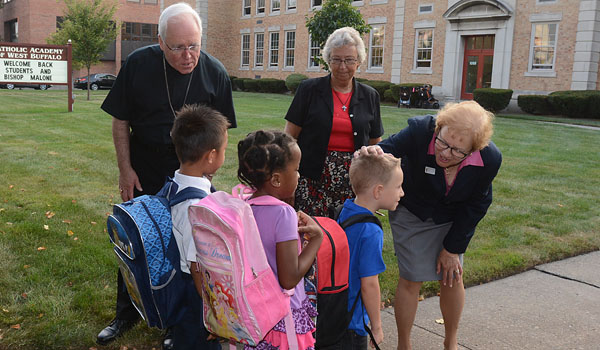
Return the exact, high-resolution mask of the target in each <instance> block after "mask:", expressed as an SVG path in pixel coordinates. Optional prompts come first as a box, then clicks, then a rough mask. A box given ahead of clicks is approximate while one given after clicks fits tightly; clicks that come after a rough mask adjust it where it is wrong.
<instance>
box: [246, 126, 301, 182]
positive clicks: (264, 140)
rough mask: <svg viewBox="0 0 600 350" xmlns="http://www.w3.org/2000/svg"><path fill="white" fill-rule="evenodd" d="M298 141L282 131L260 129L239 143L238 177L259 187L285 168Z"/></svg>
mask: <svg viewBox="0 0 600 350" xmlns="http://www.w3.org/2000/svg"><path fill="white" fill-rule="evenodd" d="M295 143H296V141H295V140H294V139H293V138H292V137H291V136H290V135H288V134H286V133H284V132H282V131H269V130H258V131H255V132H252V133H250V134H248V136H246V138H245V139H243V140H241V141H240V142H239V143H238V160H239V168H238V179H239V180H240V181H241V182H242V183H245V184H246V185H248V186H250V187H252V188H254V189H258V188H259V186H262V184H263V183H265V181H267V180H268V179H269V177H270V176H271V175H272V174H273V172H275V171H277V170H280V169H283V168H285V166H286V164H287V163H288V161H289V160H290V158H291V155H292V152H291V146H292V145H293V144H295Z"/></svg>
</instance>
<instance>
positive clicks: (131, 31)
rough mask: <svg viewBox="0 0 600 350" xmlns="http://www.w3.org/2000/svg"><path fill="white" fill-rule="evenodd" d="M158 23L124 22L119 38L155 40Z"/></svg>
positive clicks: (126, 39)
mask: <svg viewBox="0 0 600 350" xmlns="http://www.w3.org/2000/svg"><path fill="white" fill-rule="evenodd" d="M157 37H158V24H152V23H135V22H124V23H123V26H122V27H121V40H123V41H148V42H157V41H158V39H157Z"/></svg>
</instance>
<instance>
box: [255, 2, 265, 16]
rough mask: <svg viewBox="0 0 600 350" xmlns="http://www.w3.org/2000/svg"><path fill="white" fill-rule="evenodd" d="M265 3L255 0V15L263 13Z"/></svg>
mask: <svg viewBox="0 0 600 350" xmlns="http://www.w3.org/2000/svg"><path fill="white" fill-rule="evenodd" d="M265 1H266V0H256V13H257V14H260V13H265Z"/></svg>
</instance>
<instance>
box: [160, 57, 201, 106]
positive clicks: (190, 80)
mask: <svg viewBox="0 0 600 350" xmlns="http://www.w3.org/2000/svg"><path fill="white" fill-rule="evenodd" d="M163 71H164V72H165V85H166V86H167V98H168V99H169V107H171V112H173V117H175V110H174V109H173V104H172V103H171V93H170V92H169V81H168V80H167V64H166V63H165V54H163ZM193 76H194V71H192V72H191V73H190V79H189V80H188V85H187V89H185V97H184V98H183V105H185V101H186V100H187V96H188V92H190V85H191V84H192V77H193ZM183 105H182V106H183Z"/></svg>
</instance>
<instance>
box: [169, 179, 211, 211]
mask: <svg viewBox="0 0 600 350" xmlns="http://www.w3.org/2000/svg"><path fill="white" fill-rule="evenodd" d="M174 184H175V183H174ZM175 186H177V184H175ZM206 196H207V194H206V192H204V191H203V190H201V189H199V188H196V187H186V188H184V189H183V190H181V191H179V192H177V193H176V194H175V195H174V196H173V197H172V198H169V205H170V206H171V207H173V206H175V205H177V204H179V203H181V202H184V201H187V200H188V199H196V198H197V199H202V198H204V197H206Z"/></svg>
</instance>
